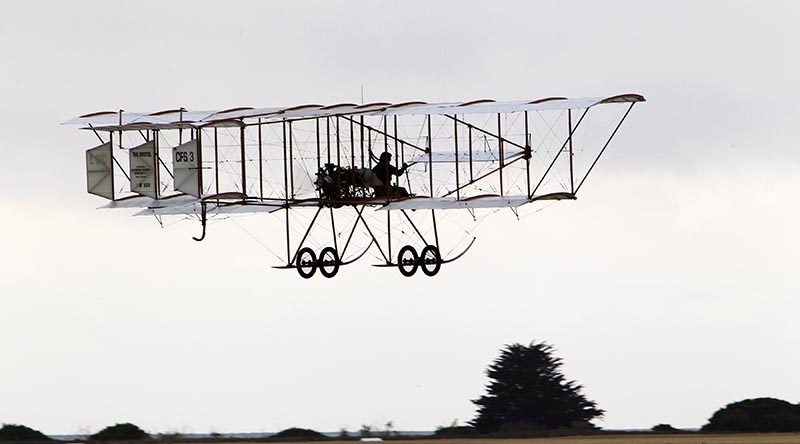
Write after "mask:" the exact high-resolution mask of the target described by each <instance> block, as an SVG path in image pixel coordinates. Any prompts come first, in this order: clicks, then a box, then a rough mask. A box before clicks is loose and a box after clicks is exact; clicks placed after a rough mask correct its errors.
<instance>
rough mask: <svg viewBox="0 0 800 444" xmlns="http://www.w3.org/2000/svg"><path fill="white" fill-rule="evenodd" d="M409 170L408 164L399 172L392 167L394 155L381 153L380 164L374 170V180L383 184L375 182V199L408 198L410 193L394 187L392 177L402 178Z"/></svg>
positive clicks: (373, 186) (373, 185)
mask: <svg viewBox="0 0 800 444" xmlns="http://www.w3.org/2000/svg"><path fill="white" fill-rule="evenodd" d="M407 169H408V164H405V163H404V164H403V167H402V168H400V169H399V170H398V169H397V168H395V167H394V165H392V155H391V154H389V153H387V152H383V153H381V157H380V159H378V163H377V164H376V165H375V167H374V168H372V175H373V178H377V179H378V181H380V182H381V183H377V182H373V184H371V185H372V188H374V189H375V197H390V198H392V197H408V196H409V194H408V191H406V189H405V188H403V187H400V186H397V185H392V176H398V177H400V176H402V175H403V173H405V172H406V170H407Z"/></svg>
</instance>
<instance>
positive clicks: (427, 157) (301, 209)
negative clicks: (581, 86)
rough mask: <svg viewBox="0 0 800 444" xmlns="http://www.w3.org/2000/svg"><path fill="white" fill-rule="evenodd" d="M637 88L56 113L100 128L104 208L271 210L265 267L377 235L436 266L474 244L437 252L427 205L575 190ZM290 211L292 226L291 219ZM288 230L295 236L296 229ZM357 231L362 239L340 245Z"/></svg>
mask: <svg viewBox="0 0 800 444" xmlns="http://www.w3.org/2000/svg"><path fill="white" fill-rule="evenodd" d="M644 100H645V99H644V97H643V96H641V95H638V94H623V95H616V96H612V97H593V98H573V99H568V98H565V97H549V98H543V99H539V100H520V101H504V102H499V101H494V100H488V99H487V100H475V101H469V102H463V103H462V102H453V103H425V102H405V103H395V104H392V103H368V104H361V105H358V104H352V103H341V104H336V105H328V106H323V105H301V106H294V107H275V108H232V109H226V110H223V111H190V110H186V109H184V108H180V109H172V110H166V111H159V112H153V113H135V112H126V111H123V110H120V111H106V112H96V113H91V114H86V115H83V116H80V117H77V118H75V119H72V120H70V121H68V122H66V123H65V124H74V125H81V127H82V129H86V130H90V131H93V132H94V134H95V135H96V136H97V137H98V138H99V139H100V142H101V144H100V145H99V146H96V147H94V148H91V149H89V150H87V151H86V174H87V186H88V191H89V193H91V194H95V195H97V196H101V197H103V198H105V199H108V200H109V201H110V202H109V203H108V204H107V205H105V206H104V207H105V208H139V209H140V211H139V212H137V213H136V214H137V215H153V216H155V217H156V218H159V220H161V219H160V218H161V217H163V216H169V215H178V216H184V217H187V216H188V217H192V218H198V219H199V220H200V222H201V224H202V234H201V236H200V237H197V238H194V239H195V240H198V241H200V240H202V239H203V238H204V237H205V235H206V223H207V221H208V220H209V218H212V217H230V216H233V215H238V214H243V213H267V214H273V215H278V216H279V217H281V218H283V219H285V243H286V257H285V263H283V264H281V265H280V266H277V267H276V268H294V269H296V270H297V271H298V273H299V274H300V275H301V276H302V277H304V278H310V277H311V276H313V275H314V274H315V272H316V270H317V269H319V271H320V274H322V275H323V276H325V277H333V276H335V275H336V274H337V272H338V270H339V268H340V266H342V265H347V264H350V263H352V262H354V261H356V260H358V259H359V258H361V257H362V256H364V254H365V253H366V252H367V251H368V250H370V249H371V247H373V246H374V247H376V249H377V252H378V253H379V255H378V256H376V257H378V258H379V259H380V261H381V263H380V264H378V265H377V266H384V267H397V268H398V269H399V271H400V272H401V273H402V274H403V275H405V276H412V275H414V274H415V272H416V271H417V269H421V270H422V272H423V273H424V274H426V275H428V276H433V275H435V274H436V273H438V271H439V269H440V267H441V265H442V264H446V263H448V262H452V261H454V260H456V259H458V258H459V257H461V256H462V255H463V254H464V253H465V252H466V251H467V250H468V249H469V248H470V247H471V246H472V244H473V243H474V241H475V238H474V237H472V239H471V240H468V241H465V242H464V243H465V244H466V243H468V245H466V248H464V249H463V251H461V252H460V253H458V254H456V255H454V256H453V257H449V258H445V257H443V255H442V253H441V250H440V236H439V234H440V231H439V228H438V226H437V210H438V211H439V212H440V214H442V213H448V212H449V211H450V210H466V211H468V212H469V214H470V215H471V216H472V219H473V221H477V217H476V213H477V212H480V211H497V209H501V208H509V209H511V210H512V211H514V212H515V213H517V211H518V209H519V208H520V207H522V206H523V205H527V204H532V203H541V202H546V201H556V200H562V199H575V198H576V194H577V192H578V191H579V190H580V188H581V187H582V186H583V184H584V182H585V180H586V178H587V177H588V175H589V173H590V172H591V171H592V170H593V168H594V167H595V165H596V164H597V161H598V159H599V158H600V156H601V155H602V154H603V152H604V151H605V150H606V148H607V147H608V145H609V143H610V142H611V140H612V139H613V138H614V136H615V134H616V133H617V130H619V128H620V126H621V125H622V122H623V121H624V120H625V118H626V117H627V116H628V114H629V113H630V111H631V110H632V109H633V106H634V105H635V104H636V103H637V102H642V101H644ZM165 151H166V153H165ZM170 152H171V156H170V154H169V153H170ZM170 157H171V163H169V158H170ZM165 158H166V159H167V160H166V161H165ZM122 176H124V180H122ZM393 182H396V184H395V183H393ZM367 210H369V211H367ZM311 213H313V216H312V217H309V216H310V214H311ZM324 213H328V214H327V215H325V216H323V218H322V219H328V221H327V222H325V223H324V224H322V223H321V218H320V217H319V216H320V215H321V214H324ZM301 214H302V215H301ZM299 215H300V216H299ZM345 215H346V218H347V219H348V221H347V223H346V224H344V226H346V227H348V228H347V229H345V230H337V229H336V227H337V223H336V222H337V218H338V219H341V218H342V217H343V216H345ZM440 217H441V216H440ZM293 219H294V220H295V221H297V220H300V224H302V226H303V227H304V228H303V230H302V231H296V230H297V228H296V227H295V228H294V230H295V231H293V229H292V228H291V225H292V220H293ZM281 223H282V224H283V221H282V222H281ZM322 225H325V228H324V230H328V228H330V232H329V233H328V234H327V235H325V237H326V238H327V239H326V240H320V239H319V238H318V237H316V236H310V235H311V233H312V231H313V230H314V229H315V227H317V228H316V229H320V228H318V227H320V226H322ZM423 225H424V226H423ZM339 227H340V228H341V227H342V224H341V222H340V224H339ZM293 232H295V233H297V234H299V233H303V234H302V236H299V237H300V239H299V241H298V239H296V238H295V239H292V233H293ZM426 234H427V236H426ZM356 238H362V240H361V242H362V246H361V247H360V248H359V250H358V252H357V253H356V254H352V251H350V253H351V254H350V256H349V257H348V256H346V255H347V253H348V248H350V247H351V245H354V244H355V243H357V241H355V239H356ZM312 239H313V242H312ZM393 241H394V243H393ZM342 242H344V244H343V245H342ZM312 243H313V244H314V245H315V246H316V250H315V248H313V247H312ZM397 245H401V246H400V248H399V250H397V253H396V255H395V253H394V251H393V246H395V247H396V246H397ZM282 261H283V259H282Z"/></svg>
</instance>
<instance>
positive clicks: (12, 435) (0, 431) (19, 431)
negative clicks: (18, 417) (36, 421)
mask: <svg viewBox="0 0 800 444" xmlns="http://www.w3.org/2000/svg"><path fill="white" fill-rule="evenodd" d="M0 441H39V442H42V441H52V439H50V438H49V437H47V436H46V435H45V434H44V433H42V432H40V431H38V430H34V429H32V428H30V427H27V426H24V425H18V424H3V427H1V428H0Z"/></svg>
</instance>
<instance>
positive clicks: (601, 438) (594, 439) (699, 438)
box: [292, 433, 800, 444]
mask: <svg viewBox="0 0 800 444" xmlns="http://www.w3.org/2000/svg"><path fill="white" fill-rule="evenodd" d="M354 442H358V441H357V440H349V441H325V444H353V443H354ZM386 442H387V443H388V444H424V443H432V444H800V433H752V434H750V433H743V434H720V435H713V434H699V433H698V434H694V433H692V434H675V435H657V434H645V433H643V434H620V435H594V436H562V437H553V438H527V439H518V438H514V439H492V438H457V439H415V440H394V439H392V440H391V441H386ZM292 444H303V443H297V442H294V443H292ZM305 444H320V442H319V441H317V442H314V443H312V442H309V443H305Z"/></svg>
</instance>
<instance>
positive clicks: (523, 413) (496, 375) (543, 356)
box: [470, 342, 603, 433]
mask: <svg viewBox="0 0 800 444" xmlns="http://www.w3.org/2000/svg"><path fill="white" fill-rule="evenodd" d="M553 352H554V349H553V347H552V346H550V345H549V344H546V343H544V342H542V343H536V342H531V344H530V345H528V346H524V345H521V344H511V345H506V346H505V348H504V349H503V350H501V351H500V357H498V358H497V359H496V360H495V361H494V362H493V363H492V364H491V365H490V366H489V368H488V369H487V371H486V374H487V376H489V379H490V380H491V381H490V383H489V385H488V386H487V394H486V395H484V396H481V397H480V399H477V400H473V401H472V402H473V403H475V404H476V405H478V416H477V417H476V418H475V419H473V420H472V421H470V424H472V425H473V426H475V428H477V429H478V431H480V432H482V433H487V432H496V431H499V430H501V429H503V430H506V431H514V429H516V430H518V431H522V430H526V431H527V430H531V429H556V428H562V427H580V426H584V427H585V426H586V425H587V424H588V423H589V421H591V420H592V419H594V418H597V417H600V416H602V415H603V410H600V409H598V408H597V405H596V404H595V403H594V401H590V400H588V399H586V397H585V396H583V395H582V394H581V389H582V388H583V387H582V386H581V385H578V384H577V383H576V382H575V381H567V380H566V379H565V378H564V375H562V374H561V371H560V367H561V364H562V362H561V359H560V358H557V357H555V356H554V355H553Z"/></svg>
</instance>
